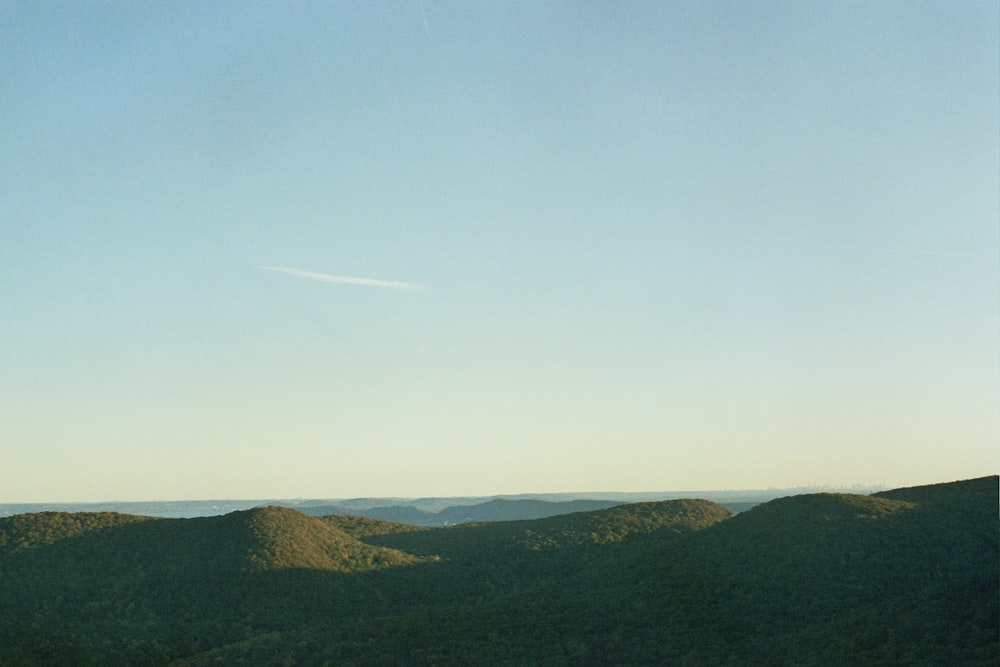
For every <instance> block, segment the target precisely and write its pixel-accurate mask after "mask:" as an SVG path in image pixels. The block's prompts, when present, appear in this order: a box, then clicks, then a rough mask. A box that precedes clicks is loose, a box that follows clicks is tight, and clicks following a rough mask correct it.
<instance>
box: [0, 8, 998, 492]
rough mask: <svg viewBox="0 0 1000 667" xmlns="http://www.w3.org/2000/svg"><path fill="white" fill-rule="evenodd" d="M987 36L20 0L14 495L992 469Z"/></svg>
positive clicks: (804, 479) (936, 29)
mask: <svg viewBox="0 0 1000 667" xmlns="http://www.w3.org/2000/svg"><path fill="white" fill-rule="evenodd" d="M998 14H1000V9H998V7H997V5H996V3H995V2H947V3H913V2H881V3H843V2H829V3H827V2H819V3H808V4H803V3H799V2H789V3H781V2H761V3H728V2H718V3H704V2H650V3H644V2H629V3H618V2H567V3H562V2H552V3H535V2H525V3H515V2H503V3H478V2H477V3H468V2H433V1H431V0H426V1H425V2H423V3H421V2H370V3H369V2H350V3H332V2H331V3H326V2H323V3H319V2H317V3H311V2H289V3H221V2H219V3H188V2H171V3H167V2H164V3H111V2H107V3H105V2H95V3H58V2H41V3H35V2H6V3H3V4H2V5H0V101H2V103H0V231H2V244H0V312H2V313H3V315H2V324H0V441H2V448H0V502H4V501H6V502H30V501H55V500H67V501H89V500H147V499H188V498H190V499H194V498H212V497H216V498H221V497H230V498H232V497H243V498H262V497H346V496H361V495H395V496H417V495H462V494H469V495H486V494H494V493H519V492H557V491H587V490H594V491H597V490H618V491H640V490H680V489H722V488H766V487H788V486H796V485H807V484H817V485H819V484H823V485H842V484H843V485H849V484H854V483H858V484H886V485H889V486H899V485H910V484H921V483H931V482H939V481H949V480H953V479H961V478H968V477H975V476H981V475H986V474H995V473H996V472H997V471H998V469H1000V387H998V385H1000V379H998V378H1000V319H998V310H1000V305H998V304H1000V274H998V271H1000V269H998V248H1000V232H998V220H1000V204H998V195H997V191H998V189H997V186H998V182H1000V174H998V171H1000V169H998V165H1000V158H998V156H1000V139H998V117H1000V110H998V100H1000V91H998V86H1000V84H998V82H1000V65H998V53H1000V46H998V34H1000V21H998ZM344 278H349V279H351V280H344Z"/></svg>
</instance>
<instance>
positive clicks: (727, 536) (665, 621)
mask: <svg viewBox="0 0 1000 667" xmlns="http://www.w3.org/2000/svg"><path fill="white" fill-rule="evenodd" d="M998 507H1000V496H998V478H997V477H996V476H992V477H984V478H981V479H975V480H968V481H963V482H954V483H948V484H938V485H933V486H924V487H914V488H908V489H897V490H893V491H886V492H882V493H877V494H873V495H870V496H865V495H850V494H807V495H798V496H790V497H786V498H779V499H777V500H773V501H770V502H767V503H764V504H762V505H759V506H757V507H755V508H753V509H751V510H749V511H746V512H743V513H741V514H738V515H735V516H734V515H732V514H731V513H730V511H729V510H727V509H726V508H725V507H723V506H721V505H719V504H716V503H712V502H709V501H706V500H672V501H662V502H646V503H633V504H626V505H619V506H616V507H612V508H609V509H602V510H595V511H585V512H577V513H572V514H565V515H562V516H554V517H548V518H542V519H533V520H524V521H502V522H481V523H471V524H463V525H459V526H452V527H444V528H437V527H435V528H430V527H423V526H415V525H409V524H403V523H393V522H388V521H383V520H377V519H371V518H364V517H357V516H347V515H329V516H321V517H317V516H308V515H306V514H303V513H301V512H298V511H296V510H293V509H289V508H281V507H263V508H258V509H252V510H247V511H241V512H234V513H231V514H227V515H224V516H217V517H206V518H197V519H157V518H151V517H141V516H133V515H126V514H115V513H61V512H44V513H38V514H22V515H18V516H13V517H8V518H3V519H0V665H10V666H14V665H17V666H20V665H177V666H181V665H189V666H196V665H414V666H416V665H475V664H480V665H671V664H676V665H831V664H852V665H866V664H870V665H889V664H897V665H996V664H1000V605H998V598H1000V546H998V538H1000V516H998Z"/></svg>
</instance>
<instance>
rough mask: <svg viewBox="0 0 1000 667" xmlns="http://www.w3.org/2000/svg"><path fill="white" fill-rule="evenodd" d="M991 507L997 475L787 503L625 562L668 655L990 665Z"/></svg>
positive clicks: (993, 650) (994, 634)
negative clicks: (668, 644)
mask: <svg viewBox="0 0 1000 667" xmlns="http://www.w3.org/2000/svg"><path fill="white" fill-rule="evenodd" d="M997 501H998V493H997V478H996V477H987V478H982V479H977V480H970V481H966V482H956V483H953V484H946V485H935V486H934V487H918V488H915V489H902V490H898V491H892V492H885V493H880V494H877V495H875V496H852V495H838V494H814V495H804V496H795V497H789V498H782V499H778V500H774V501H772V502H769V503H766V504H764V505H761V506H759V507H757V508H754V509H752V510H750V511H748V512H746V513H743V514H740V515H738V516H736V517H734V518H733V519H732V520H731V521H727V522H725V523H724V524H720V525H718V526H715V527H713V528H712V529H711V530H706V531H703V532H702V533H700V534H697V535H692V536H691V538H690V539H689V540H686V541H685V543H684V544H683V545H674V546H673V547H672V546H670V545H665V546H664V548H663V549H662V550H657V551H654V552H651V553H647V554H643V555H641V556H640V555H637V556H636V557H635V558H634V559H633V561H632V565H631V567H632V568H633V570H634V572H635V575H636V577H637V580H638V581H639V582H641V583H642V584H643V587H644V588H645V589H646V590H647V591H648V593H647V595H646V598H645V599H646V601H647V602H648V603H649V605H650V607H651V608H652V609H653V610H655V618H657V619H658V620H659V623H661V624H664V625H665V626H667V627H670V628H672V632H671V634H672V635H673V638H674V640H675V644H676V646H675V648H674V649H673V650H672V651H670V652H668V653H667V654H666V656H665V657H671V658H678V657H680V656H682V655H687V656H688V657H690V658H691V659H692V661H693V662H694V663H697V662H698V657H699V656H707V655H712V656H716V655H720V654H721V655H728V656H730V657H731V658H732V659H733V660H736V661H737V662H739V663H741V664H763V663H767V662H768V661H771V662H776V663H779V664H782V663H784V664H796V665H809V664H815V665H823V664H900V665H904V664H905V665H941V664H982V665H991V664H997V660H998V659H1000V654H998V644H997V642H998V624H1000V620H998V619H1000V609H998V594H1000V581H998V566H1000V564H998V546H997V540H998V532H1000V526H998V518H997V506H998V502H997ZM648 611H649V610H647V612H648ZM649 617H651V616H647V618H649ZM654 632H655V630H654V629H653V628H650V633H654ZM685 650H687V651H688V653H687V654H685V653H684V651H685Z"/></svg>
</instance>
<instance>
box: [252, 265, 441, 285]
mask: <svg viewBox="0 0 1000 667" xmlns="http://www.w3.org/2000/svg"><path fill="white" fill-rule="evenodd" d="M257 268H258V269H263V270H264V271H277V272H278V273H286V274H288V275H290V276H295V277H296V278H305V279H306V280H316V281H319V282H323V283H342V284H346V285H365V286H368V287H388V288H390V289H424V286H423V285H419V284H417V283H405V282H402V281H399V280H379V279H377V278H354V277H351V276H335V275H332V274H329V273H319V272H317V271H303V270H302V269H297V268H295V267H293V266H258V267H257Z"/></svg>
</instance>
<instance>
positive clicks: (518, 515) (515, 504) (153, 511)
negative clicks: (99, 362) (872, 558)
mask: <svg viewBox="0 0 1000 667" xmlns="http://www.w3.org/2000/svg"><path fill="white" fill-rule="evenodd" d="M878 490H880V489H878V488H851V489H831V488H790V489H766V490H742V491H740V490H737V491H664V492H647V493H620V492H593V493H532V494H519V495H507V496H464V497H463V496H457V497H432V498H348V499H338V500H321V499H304V500H287V499H286V500H280V499H256V500H233V499H230V500H221V499H217V500H164V501H131V502H130V501H112V502H96V503H64V502H55V503H0V517H5V516H14V515H17V514H31V513H36V512H118V513H123V514H141V515H143V516H157V517H167V518H176V519H187V518H194V517H203V516H219V515H222V514H227V513H229V512H235V511H239V510H245V509H251V508H253V507H264V506H267V505H280V506H283V507H291V508H293V509H297V510H299V511H301V512H303V513H305V514H310V515H313V516H322V515H324V514H352V515H355V516H367V517H370V518H384V519H386V520H390V521H402V522H404V523H413V524H415V525H426V526H445V525H452V524H455V523H468V522H472V521H504V520H516V519H532V518H542V517H546V516H554V515H556V514H565V513H568V512H578V511H583V510H588V509H599V508H605V507H613V506H615V505H621V504H625V503H636V502H649V501H658V500H676V499H680V498H703V499H705V500H711V501H714V502H717V503H720V504H722V505H725V506H726V507H727V508H729V509H730V510H731V511H733V512H742V511H745V510H747V509H750V508H751V507H753V506H755V505H759V504H760V503H762V502H766V501H768V500H772V499H774V498H779V497H781V496H788V495H800V494H802V493H811V492H817V491H850V492H851V493H871V492H874V491H878ZM494 501H501V502H494ZM528 501H531V502H528ZM580 501H585V502H580ZM532 502H534V503H536V505H534V507H535V509H530V508H531V507H533V505H532ZM588 503H589V504H588ZM474 505H483V506H484V507H482V508H480V509H468V510H465V509H462V508H469V507H471V506H474Z"/></svg>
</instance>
